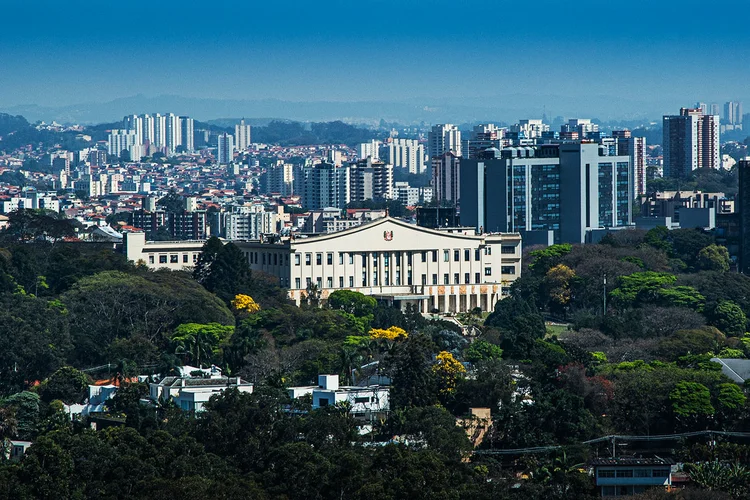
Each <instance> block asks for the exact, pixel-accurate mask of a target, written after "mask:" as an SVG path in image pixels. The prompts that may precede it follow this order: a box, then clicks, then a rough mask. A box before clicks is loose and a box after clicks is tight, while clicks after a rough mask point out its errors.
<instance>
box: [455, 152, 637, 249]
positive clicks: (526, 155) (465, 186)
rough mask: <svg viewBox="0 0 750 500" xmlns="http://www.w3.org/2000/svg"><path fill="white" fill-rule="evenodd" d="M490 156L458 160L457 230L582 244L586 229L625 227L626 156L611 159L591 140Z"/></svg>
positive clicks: (628, 205)
mask: <svg viewBox="0 0 750 500" xmlns="http://www.w3.org/2000/svg"><path fill="white" fill-rule="evenodd" d="M495 153H496V157H495V158H487V159H476V160H463V161H462V162H461V186H460V187H461V223H462V224H463V225H464V226H469V227H475V228H476V229H477V231H480V232H487V231H491V232H528V231H553V232H554V238H555V241H556V242H558V243H584V242H585V241H586V238H587V233H588V232H589V231H591V230H593V229H601V228H615V227H624V226H628V225H630V224H631V223H632V204H633V200H632V198H631V187H630V184H631V177H630V176H631V169H630V158H629V157H628V156H619V155H615V156H611V155H609V150H608V149H607V148H606V147H604V146H600V145H599V144H594V143H583V144H577V143H572V144H559V145H558V144H549V145H542V146H537V147H533V148H532V147H526V148H507V149H504V150H503V151H501V152H499V151H495ZM498 154H499V157H497V155H498Z"/></svg>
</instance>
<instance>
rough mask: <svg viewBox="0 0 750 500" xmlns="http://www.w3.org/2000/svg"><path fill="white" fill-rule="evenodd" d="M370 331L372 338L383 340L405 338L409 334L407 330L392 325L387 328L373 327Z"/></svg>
mask: <svg viewBox="0 0 750 500" xmlns="http://www.w3.org/2000/svg"><path fill="white" fill-rule="evenodd" d="M369 333H370V338H373V339H383V340H403V339H405V338H406V337H408V336H409V335H408V334H407V333H406V330H404V329H403V328H399V327H397V326H392V327H390V328H388V329H385V330H384V329H382V328H373V329H372V330H370V332H369Z"/></svg>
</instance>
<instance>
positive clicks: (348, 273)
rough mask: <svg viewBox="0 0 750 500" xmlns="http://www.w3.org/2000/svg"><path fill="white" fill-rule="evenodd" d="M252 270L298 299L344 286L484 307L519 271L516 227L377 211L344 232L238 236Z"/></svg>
mask: <svg viewBox="0 0 750 500" xmlns="http://www.w3.org/2000/svg"><path fill="white" fill-rule="evenodd" d="M237 245H238V246H239V247H240V249H241V250H242V251H243V252H244V253H245V255H246V256H247V258H248V262H249V263H250V267H251V268H252V269H253V270H257V271H263V272H265V273H268V274H271V275H273V276H276V277H277V278H278V279H279V282H280V284H281V285H282V286H284V287H287V288H289V296H290V298H291V299H292V300H294V301H295V302H296V303H297V304H299V303H301V302H302V300H303V299H304V296H305V294H306V289H307V287H308V286H310V285H316V286H317V287H318V289H319V290H320V292H321V298H322V299H323V300H325V299H326V298H327V297H328V296H329V295H330V294H331V292H333V291H335V290H339V289H348V290H353V291H356V292H360V293H363V294H365V295H370V296H373V297H376V298H378V299H380V300H383V301H385V302H387V303H390V304H393V305H395V306H398V307H401V308H404V307H405V306H406V305H407V304H414V305H416V306H417V307H418V308H419V310H420V311H422V312H429V311H431V310H438V311H440V312H465V311H469V310H471V309H473V308H474V307H480V308H481V309H482V310H483V311H491V310H492V308H493V307H494V305H495V303H496V302H497V301H498V300H499V299H501V298H503V297H505V296H506V295H507V294H508V292H509V287H510V284H511V283H512V282H513V281H514V280H515V279H516V278H517V277H518V276H519V275H520V272H521V236H520V235H519V234H515V233H513V234H483V235H476V234H474V232H473V230H468V229H467V231H466V233H455V232H454V233H446V232H443V231H437V230H433V229H428V228H424V227H419V226H415V225H411V224H408V223H406V222H403V221H400V220H398V219H394V218H391V217H385V218H382V219H378V220H376V221H373V222H371V223H369V224H364V225H362V226H359V227H355V228H352V229H348V230H345V231H341V232H337V233H333V234H328V235H322V236H315V237H309V238H294V239H283V240H282V241H281V242H279V243H261V242H238V243H237Z"/></svg>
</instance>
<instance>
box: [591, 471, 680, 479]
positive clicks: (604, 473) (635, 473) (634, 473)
mask: <svg viewBox="0 0 750 500" xmlns="http://www.w3.org/2000/svg"><path fill="white" fill-rule="evenodd" d="M669 473H670V469H616V470H615V469H599V470H598V471H597V476H598V477H607V478H612V477H656V478H661V477H669Z"/></svg>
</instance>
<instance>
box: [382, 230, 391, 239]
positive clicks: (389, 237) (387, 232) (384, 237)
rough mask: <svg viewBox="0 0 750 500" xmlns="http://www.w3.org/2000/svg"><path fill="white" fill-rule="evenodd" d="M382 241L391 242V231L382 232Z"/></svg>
mask: <svg viewBox="0 0 750 500" xmlns="http://www.w3.org/2000/svg"><path fill="white" fill-rule="evenodd" d="M383 239H384V240H385V241H391V240H392V239H393V231H383Z"/></svg>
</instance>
